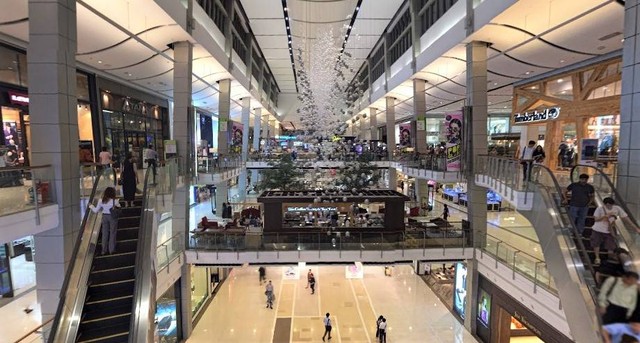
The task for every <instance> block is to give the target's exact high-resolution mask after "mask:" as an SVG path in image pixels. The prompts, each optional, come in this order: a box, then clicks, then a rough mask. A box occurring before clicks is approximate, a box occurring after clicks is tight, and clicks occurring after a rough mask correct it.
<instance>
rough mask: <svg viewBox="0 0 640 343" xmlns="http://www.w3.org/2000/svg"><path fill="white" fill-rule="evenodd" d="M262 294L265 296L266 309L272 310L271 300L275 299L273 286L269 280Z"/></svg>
mask: <svg viewBox="0 0 640 343" xmlns="http://www.w3.org/2000/svg"><path fill="white" fill-rule="evenodd" d="M264 294H265V295H266V296H267V308H270V309H273V300H274V299H275V296H274V294H273V284H272V283H271V280H269V283H267V286H266V287H265V291H264Z"/></svg>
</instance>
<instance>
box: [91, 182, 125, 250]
mask: <svg viewBox="0 0 640 343" xmlns="http://www.w3.org/2000/svg"><path fill="white" fill-rule="evenodd" d="M119 207H120V203H119V202H118V200H117V199H116V190H115V188H113V187H107V188H106V189H105V190H104V194H103V195H102V200H101V201H99V202H98V206H94V205H93V204H91V205H89V209H91V211H93V213H98V212H100V211H102V228H101V233H102V255H105V254H113V253H114V252H115V251H116V234H117V232H118V218H117V216H116V213H117V210H116V209H114V208H119Z"/></svg>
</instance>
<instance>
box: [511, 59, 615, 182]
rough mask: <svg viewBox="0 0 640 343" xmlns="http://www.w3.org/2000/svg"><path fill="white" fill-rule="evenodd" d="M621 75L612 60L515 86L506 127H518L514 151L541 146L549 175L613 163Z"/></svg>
mask: <svg viewBox="0 0 640 343" xmlns="http://www.w3.org/2000/svg"><path fill="white" fill-rule="evenodd" d="M621 70H622V60H621V57H615V58H612V59H609V60H605V61H600V62H597V63H594V64H591V65H588V66H586V67H579V68H576V69H574V70H571V71H566V72H563V73H558V74H556V75H553V76H549V77H546V78H543V79H539V80H533V81H523V82H522V83H520V84H518V85H516V86H515V87H514V96H513V112H514V114H513V116H512V124H513V125H514V126H515V127H523V130H522V137H523V139H522V140H521V142H520V145H521V146H523V145H525V144H526V142H528V141H530V140H533V141H535V142H536V144H538V145H541V146H542V147H543V148H544V149H545V152H546V156H547V157H546V159H545V161H544V163H545V165H547V166H548V167H550V168H552V169H553V170H561V169H569V168H571V167H573V166H575V165H576V164H577V163H580V161H584V162H586V163H589V162H593V163H598V164H600V165H601V166H602V165H603V164H607V165H611V164H610V163H609V162H615V161H617V155H618V139H619V134H620V94H621V91H622V82H621V77H622V72H621Z"/></svg>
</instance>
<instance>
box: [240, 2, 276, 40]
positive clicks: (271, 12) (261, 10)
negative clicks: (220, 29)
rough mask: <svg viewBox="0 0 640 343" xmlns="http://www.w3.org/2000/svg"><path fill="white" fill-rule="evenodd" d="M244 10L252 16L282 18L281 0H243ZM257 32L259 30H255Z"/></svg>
mask: <svg viewBox="0 0 640 343" xmlns="http://www.w3.org/2000/svg"><path fill="white" fill-rule="evenodd" d="M241 3H242V7H243V8H244V12H245V13H246V14H247V17H249V19H251V18H280V19H283V18H282V1H280V0H241ZM252 27H253V25H252ZM254 33H257V32H254Z"/></svg>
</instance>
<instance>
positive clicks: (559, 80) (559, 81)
mask: <svg viewBox="0 0 640 343" xmlns="http://www.w3.org/2000/svg"><path fill="white" fill-rule="evenodd" d="M562 81H564V80H563V79H558V81H556V82H558V83H561V82H562Z"/></svg>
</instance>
